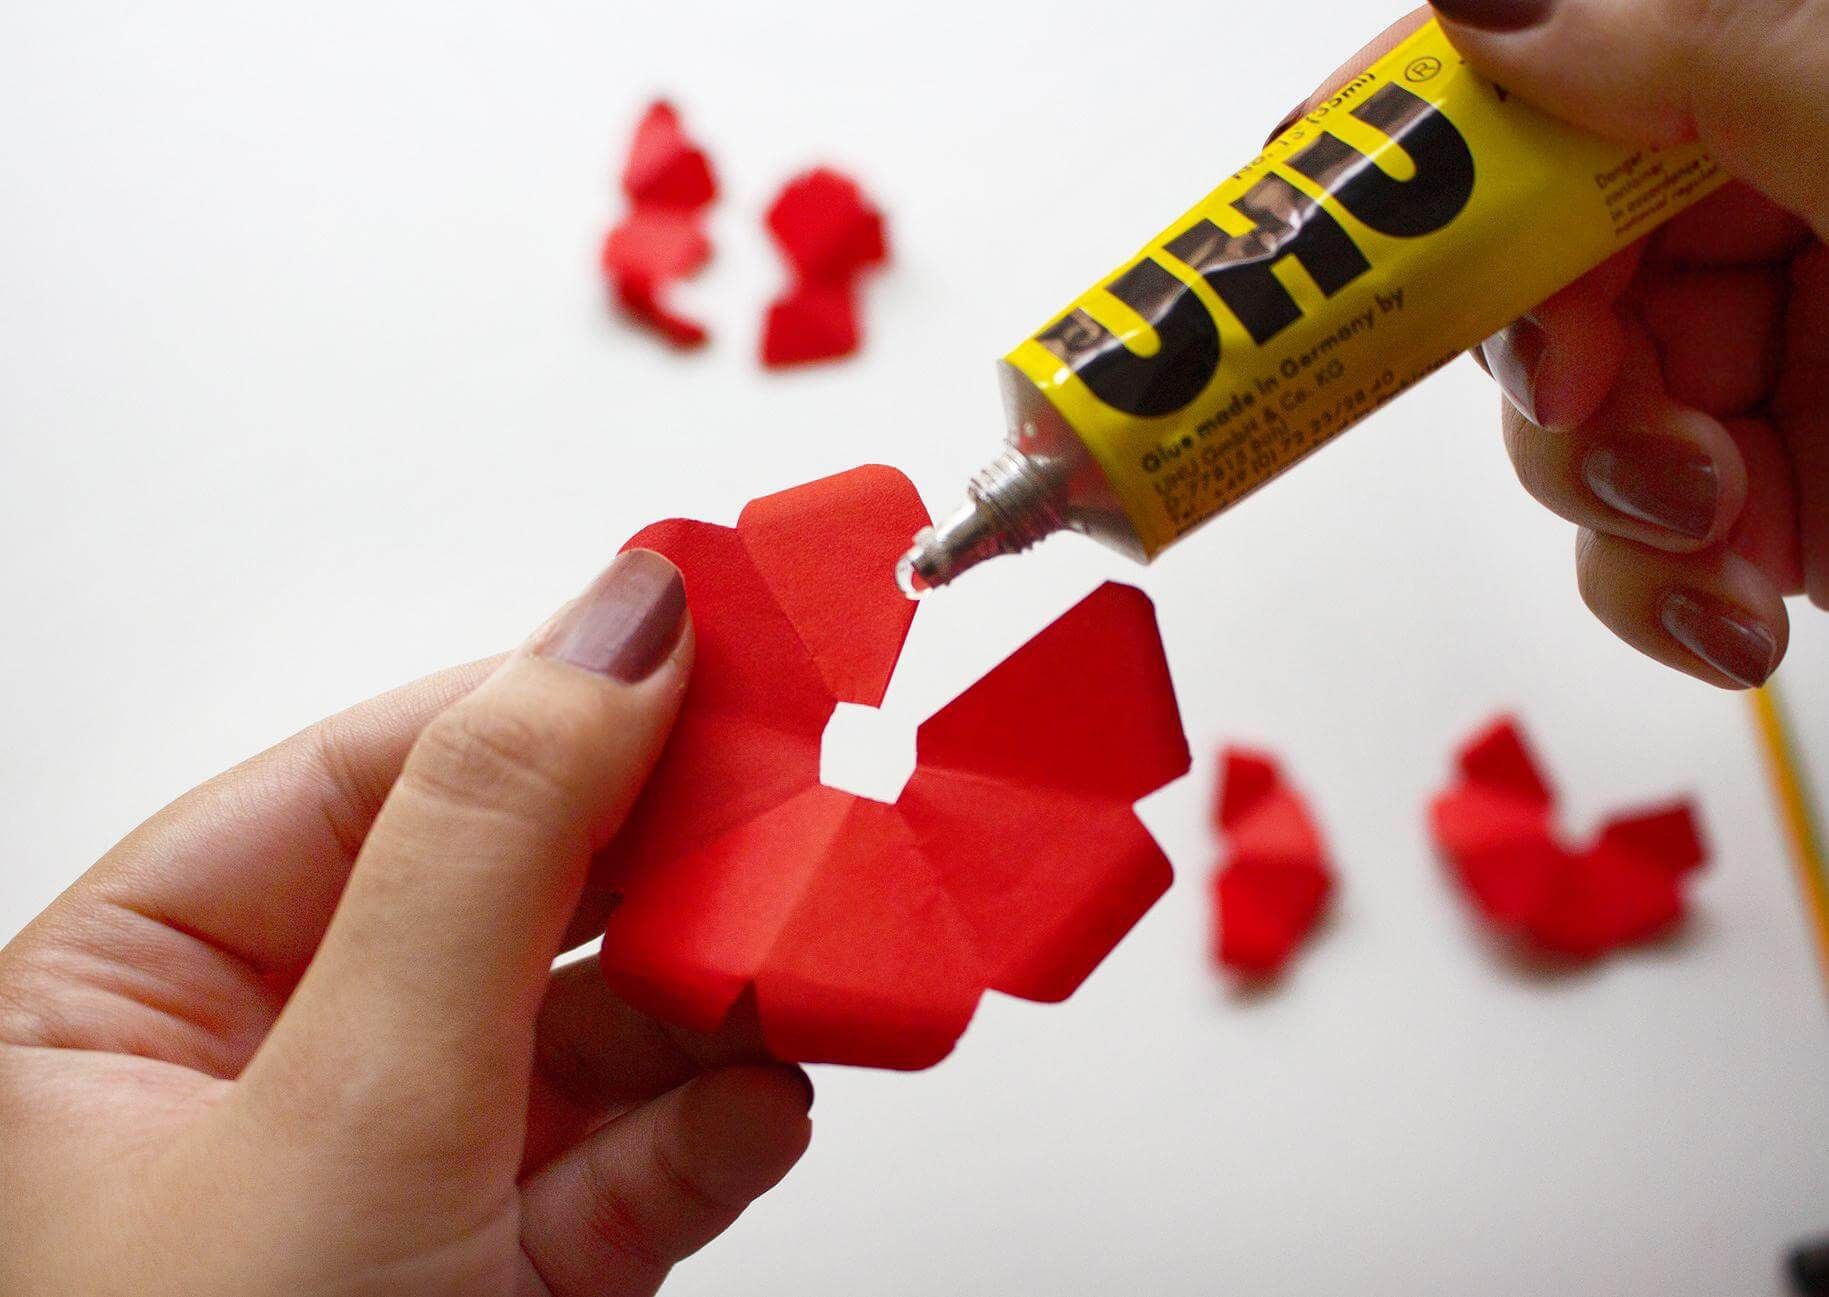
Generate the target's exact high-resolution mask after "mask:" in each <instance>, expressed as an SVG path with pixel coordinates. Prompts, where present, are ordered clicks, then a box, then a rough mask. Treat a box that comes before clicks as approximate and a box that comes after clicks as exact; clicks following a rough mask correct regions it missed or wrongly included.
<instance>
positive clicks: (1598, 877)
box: [1430, 718, 1706, 960]
mask: <svg viewBox="0 0 1829 1297" xmlns="http://www.w3.org/2000/svg"><path fill="white" fill-rule="evenodd" d="M1457 764H1458V766H1459V769H1460V771H1461V779H1460V780H1459V782H1457V783H1456V784H1455V786H1453V787H1451V788H1450V789H1448V790H1447V791H1445V792H1443V793H1442V794H1441V795H1439V796H1438V797H1437V798H1436V799H1435V802H1434V804H1433V806H1432V807H1431V813H1430V820H1431V825H1432V828H1433V830H1434V833H1435V838H1436V841H1437V843H1438V845H1439V846H1440V848H1441V850H1442V854H1443V855H1444V856H1445V857H1446V858H1447V860H1448V863H1449V865H1450V868H1451V869H1452V870H1453V873H1454V877H1455V879H1456V880H1457V881H1458V882H1459V883H1460V885H1461V888H1462V890H1463V891H1464V892H1465V893H1466V894H1467V897H1468V899H1469V900H1470V901H1471V902H1472V904H1473V905H1474V907H1475V909H1476V910H1478V911H1479V913H1480V914H1481V915H1482V916H1483V917H1484V918H1485V919H1486V920H1487V921H1488V922H1490V923H1493V924H1494V925H1496V926H1498V927H1500V928H1502V929H1505V930H1507V931H1510V932H1513V933H1516V934H1518V935H1520V936H1521V937H1523V938H1524V939H1525V940H1527V941H1528V942H1529V943H1530V944H1532V945H1533V946H1535V947H1536V948H1537V949H1539V950H1543V951H1547V952H1550V953H1553V954H1558V955H1562V956H1565V957H1567V958H1571V959H1578V960H1590V959H1597V958H1599V957H1600V956H1602V955H1604V954H1606V953H1607V952H1608V951H1610V950H1613V949H1616V948H1618V947H1620V946H1624V945H1630V944H1634V943H1637V942H1643V941H1649V940H1652V939H1654V938H1656V937H1658V936H1660V935H1662V934H1663V933H1665V932H1667V931H1669V930H1670V928H1671V927H1673V926H1674V925H1675V924H1677V923H1678V922H1680V921H1681V919H1682V917H1683V909H1684V905H1683V896H1682V891H1681V887H1680V880H1681V878H1682V877H1683V876H1684V875H1686V874H1688V873H1690V872H1692V871H1693V870H1695V869H1696V868H1698V867H1699V866H1700V865H1701V863H1702V861H1703V859H1704V858H1705V855H1706V852H1705V848H1704V847H1703V845H1702V840H1701V835H1700V832H1699V830H1698V828H1697V825H1696V820H1695V816H1694V813H1693V811H1692V810H1691V809H1690V808H1689V807H1688V806H1687V805H1684V804H1677V805H1674V806H1671V807H1668V808H1665V809H1662V810H1658V811H1653V812H1648V813H1645V814H1640V815H1633V816H1625V817H1621V818H1618V819H1615V820H1613V821H1612V822H1610V823H1609V824H1608V825H1607V827H1606V828H1605V829H1604V830H1603V831H1602V833H1601V835H1600V837H1599V838H1598V839H1597V840H1596V842H1595V843H1594V845H1593V846H1592V847H1590V848H1589V849H1588V850H1586V851H1583V852H1574V851H1570V850H1569V849H1567V848H1566V847H1564V846H1563V845H1562V844H1561V843H1560V842H1559V841H1557V839H1556V835H1555V832H1554V829H1553V826H1552V824H1551V815H1552V813H1553V810H1554V803H1553V798H1552V794H1551V792H1550V786H1549V783H1548V781H1547V780H1545V779H1544V778H1543V776H1542V774H1541V773H1540V772H1539V771H1538V770H1537V768H1536V766H1535V764H1534V763H1533V762H1532V761H1531V759H1530V755H1529V750H1528V748H1527V747H1526V745H1525V743H1524V740H1523V737H1522V735H1521V734H1520V733H1519V732H1518V729H1517V726H1516V724H1515V722H1513V721H1511V720H1510V719H1509V718H1507V719H1503V720H1501V721H1499V722H1497V723H1496V724H1494V725H1493V726H1491V727H1489V728H1488V729H1487V730H1485V731H1483V732H1482V733H1481V734H1480V735H1479V736H1477V737H1476V738H1475V739H1474V740H1473V741H1472V742H1471V743H1469V744H1468V745H1467V747H1466V748H1464V749H1463V750H1462V752H1461V754H1460V756H1459V759H1458V762H1457Z"/></svg>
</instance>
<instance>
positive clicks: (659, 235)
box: [603, 210, 711, 281]
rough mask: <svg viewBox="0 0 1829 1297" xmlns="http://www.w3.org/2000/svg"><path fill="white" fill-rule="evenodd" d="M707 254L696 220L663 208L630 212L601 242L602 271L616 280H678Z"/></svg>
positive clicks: (708, 242) (708, 245) (708, 244)
mask: <svg viewBox="0 0 1829 1297" xmlns="http://www.w3.org/2000/svg"><path fill="white" fill-rule="evenodd" d="M710 256H711V240H709V239H707V238H706V237H705V233H704V231H703V230H701V229H699V224H698V221H697V220H696V219H695V218H693V217H690V216H682V215H680V214H679V213H678V212H672V211H666V210H655V211H640V210H637V211H633V212H630V213H629V214H628V215H627V216H625V217H624V218H623V219H622V221H621V223H620V224H618V225H617V226H616V228H615V229H613V230H611V231H610V234H609V237H608V238H606V239H605V240H604V241H603V271H604V273H605V274H606V275H610V276H612V277H613V278H616V279H623V278H643V279H651V280H656V281H658V280H663V279H679V278H682V277H683V276H686V275H690V274H692V273H693V272H694V271H696V270H698V269H699V267H701V266H703V265H704V264H705V262H706V261H707V260H708V259H709V258H710Z"/></svg>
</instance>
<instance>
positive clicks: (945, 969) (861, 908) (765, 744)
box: [596, 468, 1188, 1068]
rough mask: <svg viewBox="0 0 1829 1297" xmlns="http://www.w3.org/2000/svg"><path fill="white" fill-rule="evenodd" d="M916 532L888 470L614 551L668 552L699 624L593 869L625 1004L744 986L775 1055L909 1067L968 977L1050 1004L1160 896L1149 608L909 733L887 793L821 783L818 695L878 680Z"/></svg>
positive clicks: (1158, 765) (1162, 669)
mask: <svg viewBox="0 0 1829 1297" xmlns="http://www.w3.org/2000/svg"><path fill="white" fill-rule="evenodd" d="M925 522H926V515H925V513H924V511H923V510H922V509H921V506H920V502H919V499H918V498H917V497H916V496H915V494H914V491H913V488H912V487H911V486H910V485H909V484H908V482H907V480H906V479H905V478H903V477H902V476H901V475H900V474H898V473H895V472H893V471H892V470H889V469H882V468H865V469H857V470H853V471H852V472H850V473H844V474H840V475H838V476H837V477H833V478H827V479H825V480H823V481H821V482H815V483H812V484H809V485H808V486H805V487H799V488H796V489H795V490H793V491H787V492H783V493H781V494H779V495H776V496H770V497H765V498H764V499H761V500H758V501H755V502H753V503H752V504H751V505H750V506H749V507H748V508H747V509H745V510H744V512H743V514H742V516H741V518H740V519H739V520H738V523H737V526H736V527H735V528H724V527H716V526H712V525H709V524H705V523H697V522H682V521H675V522H668V523H660V524H657V525H655V526H653V527H650V528H648V529H647V530H645V531H643V532H642V533H640V534H639V535H637V536H636V537H635V538H634V539H633V540H632V541H631V542H630V544H631V545H638V546H643V547H647V548H652V549H656V550H659V551H660V552H662V553H664V554H667V555H668V556H669V557H671V558H672V559H673V560H674V561H675V562H676V563H678V564H679V566H680V568H681V570H682V572H684V574H685V578H686V589H687V598H688V601H689V603H690V605H691V608H692V615H693V624H694V628H695V632H696V634H697V639H698V660H697V665H696V666H695V669H694V674H693V680H692V684H691V686H690V688H689V690H688V692H687V696H686V699H685V702H684V704H683V706H682V709H681V714H680V719H679V723H678V726H677V728H676V730H675V732H674V735H673V738H672V739H671V740H670V742H669V744H668V747H667V750H666V752H665V753H664V755H663V757H662V759H661V762H660V764H659V766H658V767H657V769H656V771H655V774H654V777H653V779H652V781H651V782H650V784H649V786H648V788H647V791H646V792H645V793H644V794H643V797H642V799H641V801H640V802H639V803H638V804H637V806H636V808H635V811H634V813H633V814H632V816H631V817H630V819H629V822H628V824H627V825H626V826H625V828H624V830H623V832H622V833H621V834H619V835H618V837H617V839H616V841H615V842H614V843H612V844H611V848H610V850H609V851H607V852H606V853H605V855H604V858H603V859H602V860H601V861H600V862H599V876H598V878H597V880H596V885H597V886H599V887H602V888H607V889H609V890H611V891H612V892H614V893H615V894H617V895H618V896H620V898H621V899H620V903H619V904H618V906H617V908H616V909H615V911H614V913H613V914H612V915H611V918H610V921H609V924H608V928H607V931H606V935H605V939H604V947H603V954H602V964H603V968H604V973H605V976H606V977H607V978H608V979H609V981H610V983H611V985H612V986H613V987H614V988H616V990H617V991H618V992H619V993H620V994H621V995H623V996H624V997H625V998H626V999H628V1000H629V1001H630V1002H631V1003H633V1004H635V1005H636V1006H637V1007H638V1008H641V1009H643V1010H645V1011H647V1012H650V1013H654V1014H656V1015H658V1016H661V1017H663V1018H666V1019H668V1020H670V1021H674V1022H678V1023H681V1024H683V1025H686V1026H689V1027H693V1028H696V1029H700V1030H708V1029H710V1028H712V1027H715V1026H716V1025H717V1024H718V1023H720V1022H721V1021H723V1019H724V1017H725V1016H726V1015H727V1014H728V1013H729V1012H730V1010H731V1009H732V1007H733V1006H735V1005H736V1004H737V1002H738V1001H739V1000H740V999H742V998H743V997H744V996H745V995H746V994H753V996H754V1001H755V1007H756V1012H757V1015H758V1018H759V1021H760V1024H761V1029H762V1034H763V1039H764V1040H765V1041H766V1042H767V1044H768V1045H769V1047H770V1049H771V1050H772V1051H773V1052H775V1053H776V1054H777V1055H779V1056H780V1057H783V1058H791V1059H798V1060H802V1061H821V1062H845V1063H857V1064H863V1065H867V1066H875V1067H894V1068H916V1067H925V1066H928V1065H930V1064H932V1063H934V1062H937V1061H938V1060H939V1059H941V1058H943V1057H944V1056H945V1055H946V1054H947V1053H948V1052H949V1051H950V1050H951V1049H952V1047H953V1044H954V1042H955V1041H956V1040H957V1039H958V1037H959V1035H960V1033H961V1032H963V1031H964V1030H965V1027H966V1025H967V1024H968V1023H969V1022H970V1020H971V1017H972V1014H973V1012H974V1011H975V1010H976V1007H977V1003H978V1000H979V998H980V997H981V996H982V994H983V993H984V991H986V990H989V989H994V990H1001V991H1004V992H1007V993H1009V994H1013V995H1018V996H1022V997H1024V998H1028V999H1035V1000H1055V999H1060V998H1063V997H1065V996H1066V995H1068V994H1069V993H1071V992H1072V990H1073V989H1074V988H1075V987H1076V986H1078V985H1079V983H1080V982H1081V981H1082V980H1083V979H1084V978H1085V977H1086V975H1087V974H1088V973H1090V972H1091V970H1092V968H1093V967H1094V966H1096V965H1097V964H1098V962H1099V961H1100V960H1101V959H1102V958H1103V957H1104V956H1105V955H1106V954H1107V953H1108V952H1109V951H1110V949H1111V947H1112V946H1113V945H1114V944H1115V943H1116V942H1117V941H1118V939H1119V938H1121V937H1122V936H1123V935H1124V933H1125V932H1126V931H1128V930H1129V928H1130V927H1131V925H1132V924H1133V923H1135V922H1136V920H1137V919H1138V918H1139V917H1140V916H1141V915H1142V914H1143V912H1144V911H1145V910H1147V909H1148V907H1149V905H1150V904H1151V903H1152V902H1153V901H1154V900H1155V899H1156V897H1157V896H1159V895H1160V894H1161V893H1162V891H1163V889H1164V888H1166V887H1167V885H1168V883H1169V879H1170V872H1169V866H1168V862H1167V861H1166V860H1165V859H1164V858H1163V856H1162V853H1161V851H1160V850H1159V849H1158V848H1157V846H1156V844H1155V842H1154V841H1153V840H1152V839H1151V838H1150V836H1149V834H1148V833H1147V832H1146V831H1145V830H1144V829H1143V827H1142V825H1141V823H1140V822H1139V821H1138V820H1137V818H1136V815H1135V813H1134V811H1133V810H1132V808H1131V804H1132V802H1134V801H1135V800H1136V799H1137V798H1139V797H1141V796H1143V795H1144V794H1145V793H1148V792H1150V791H1153V789H1154V788H1156V787H1158V786H1160V784H1162V783H1164V782H1167V781H1168V780H1169V779H1172V778H1174V777H1176V776H1177V775H1179V774H1180V773H1182V772H1183V771H1184V770H1185V769H1186V767H1187V760H1188V758H1187V748H1186V742H1185V739H1184V738H1183V736H1182V733H1181V724H1180V717H1179V715H1178V713H1177V712H1176V710H1175V707H1174V700H1173V693H1172V690H1171V688H1170V684H1169V677H1168V672H1167V667H1166V664H1165V662H1164V660H1163V656H1162V648H1161V642H1160V640H1159V638H1158V637H1157V635H1156V630H1155V618H1154V613H1153V610H1152V609H1151V608H1150V605H1149V602H1148V600H1147V599H1145V598H1144V597H1143V596H1142V595H1141V594H1139V593H1138V592H1136V591H1134V590H1129V589H1127V588H1125V587H1121V586H1109V585H1108V586H1105V587H1103V588H1101V589H1100V590H1098V591H1095V592H1094V593H1093V594H1092V595H1091V596H1089V597H1088V598H1087V599H1086V600H1084V601H1082V602H1081V603H1080V604H1079V605H1078V606H1077V607H1075V608H1074V609H1073V610H1071V611H1069V612H1068V613H1067V614H1066V615H1065V616H1063V617H1062V618H1060V619H1059V620H1058V621H1056V622H1055V623H1054V624H1053V625H1051V626H1049V627H1048V628H1047V629H1045V630H1043V631H1042V632H1041V634H1039V635H1038V636H1036V637H1035V639H1034V640H1031V641H1030V642H1029V644H1027V645H1025V646H1024V647H1023V648H1021V649H1019V650H1018V651H1017V652H1016V653H1015V654H1014V655H1012V656H1011V657H1010V658H1009V659H1007V660H1006V661H1005V662H1003V663H1002V664H1001V665H999V666H997V667H995V668H993V669H992V670H991V671H990V672H989V673H988V674H987V675H986V676H985V677H984V678H983V679H981V680H980V681H979V682H978V683H977V684H975V685H973V686H972V687H971V688H969V689H967V690H966V691H965V692H964V693H963V694H961V695H960V697H959V698H958V699H957V700H955V701H954V702H953V703H951V704H949V705H948V706H947V707H945V708H942V709H941V711H940V712H939V713H937V714H936V715H935V716H934V717H932V718H930V719H929V720H928V721H927V722H926V723H925V724H924V725H923V726H921V728H920V731H919V733H918V735H917V743H916V746H917V750H918V753H919V754H920V755H919V761H918V764H917V768H916V771H915V773H914V775H913V776H912V777H911V778H910V780H909V782H908V785H907V787H906V788H905V789H904V791H903V793H902V795H901V797H900V798H899V799H898V801H897V802H896V803H895V804H894V805H890V804H887V803H883V802H878V801H874V800H871V799H869V798H864V797H858V796H855V795H853V794H850V793H844V792H840V791H838V790H836V789H832V788H828V787H825V786H824V785H822V784H821V783H820V782H819V771H818V767H819V749H820V742H821V738H822V735H823V731H824V727H825V724H826V721H827V720H828V719H829V718H830V716H831V713H832V710H833V708H834V706H835V705H836V703H837V702H839V701H845V702H857V703H863V704H866V705H873V704H875V703H878V702H880V701H881V699H882V697H883V693H884V690H885V689H886V688H887V687H888V682H889V676H890V673H891V672H892V671H893V669H894V665H895V660H896V657H897V656H898V655H899V654H900V652H901V648H902V642H903V639H904V637H905V636H906V634H907V631H908V626H909V621H910V619H911V618H912V616H913V611H914V607H915V605H914V604H912V603H911V602H909V601H908V600H906V599H905V598H903V597H902V595H901V594H900V592H899V590H897V588H896V586H895V583H894V579H893V568H894V563H895V560H896V558H897V557H899V555H900V553H901V552H902V550H903V549H904V548H905V546H906V544H907V541H908V537H909V536H911V535H912V534H913V533H914V531H916V530H918V529H919V528H920V527H921V526H922V525H924V524H925ZM1088 664H1098V668H1099V671H1100V672H1102V673H1104V674H1105V675H1106V676H1107V677H1108V678H1107V679H1106V680H1105V681H1104V682H1103V683H1102V684H1101V685H1100V686H1099V687H1098V688H1096V689H1082V688H1080V684H1081V680H1082V677H1083V676H1085V675H1086V674H1087V672H1088ZM1062 672H1066V673H1067V674H1066V675H1065V676H1063V675H1061V674H1060V673H1062ZM1050 673H1054V674H1053V675H1052V676H1051V675H1050ZM1067 709H1077V710H1079V711H1081V712H1083V713H1086V715H1083V716H1081V717H1080V718H1079V719H1076V720H1073V721H1070V722H1068V721H1062V720H1060V719H1059V717H1058V716H1057V715H1056V713H1058V712H1060V711H1063V710H1067ZM1098 735H1103V736H1104V738H1105V743H1104V745H1103V746H1102V747H1101V746H1100V745H1099V744H1098V743H1096V742H1093V741H1091V740H1092V738H1093V737H1095V736H1098ZM1050 746H1051V747H1052V748H1053V749H1054V750H1051V751H1049V752H1047V753H1045V754H1044V755H1042V756H1039V757H1038V756H1036V755H1035V753H1036V751H1037V750H1038V749H1039V748H1042V747H1050Z"/></svg>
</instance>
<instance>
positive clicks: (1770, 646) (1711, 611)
mask: <svg viewBox="0 0 1829 1297" xmlns="http://www.w3.org/2000/svg"><path fill="white" fill-rule="evenodd" d="M1658 621H1659V622H1660V623H1662V625H1663V627H1664V629H1665V630H1666V631H1668V632H1670V637H1671V638H1672V639H1674V640H1676V642H1677V643H1679V644H1681V645H1682V646H1683V647H1684V648H1686V649H1688V650H1689V651H1690V652H1691V653H1694V654H1695V655H1696V656H1697V657H1698V658H1701V659H1702V661H1704V662H1706V663H1707V664H1708V665H1709V666H1711V667H1713V668H1715V670H1717V671H1719V672H1720V673H1721V674H1722V675H1724V676H1727V677H1728V678H1729V679H1730V680H1733V681H1734V682H1735V683H1736V684H1740V685H1743V686H1745V687H1746V688H1748V689H1755V688H1757V687H1758V686H1760V685H1762V684H1764V683H1765V682H1766V680H1767V679H1768V678H1770V676H1771V674H1772V672H1774V671H1775V670H1777V669H1778V637H1777V636H1776V635H1774V634H1773V633H1772V632H1771V630H1770V629H1769V628H1768V627H1767V626H1766V625H1765V624H1764V623H1763V622H1761V621H1760V620H1759V619H1758V618H1757V617H1755V616H1753V615H1752V614H1751V613H1749V612H1747V611H1746V609H1744V608H1740V607H1737V606H1735V605H1734V604H1731V603H1728V602H1727V601H1726V600H1725V599H1718V598H1716V597H1715V596H1714V595H1710V594H1703V593H1701V592H1700V591H1696V590H1687V589H1682V588H1678V589H1675V590H1672V591H1671V592H1670V593H1669V594H1667V595H1665V596H1664V601H1663V603H1662V605H1661V606H1660V607H1659V608H1658Z"/></svg>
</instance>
